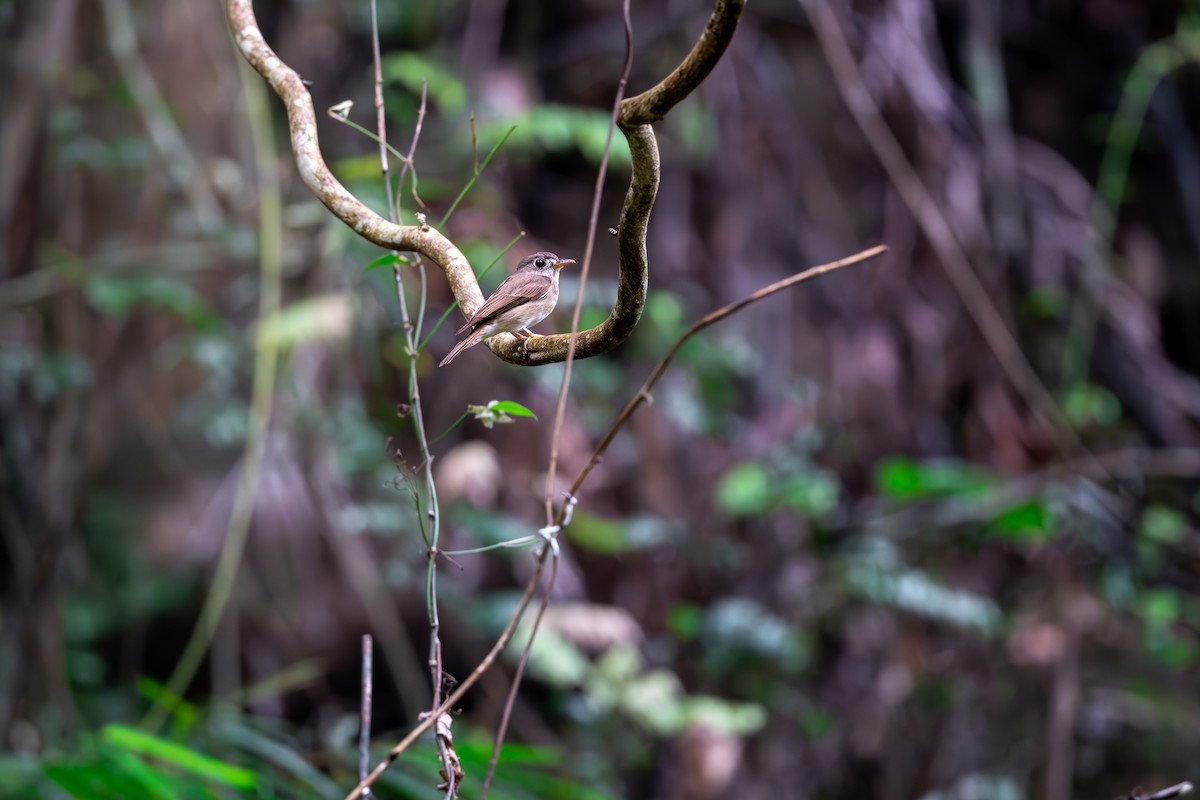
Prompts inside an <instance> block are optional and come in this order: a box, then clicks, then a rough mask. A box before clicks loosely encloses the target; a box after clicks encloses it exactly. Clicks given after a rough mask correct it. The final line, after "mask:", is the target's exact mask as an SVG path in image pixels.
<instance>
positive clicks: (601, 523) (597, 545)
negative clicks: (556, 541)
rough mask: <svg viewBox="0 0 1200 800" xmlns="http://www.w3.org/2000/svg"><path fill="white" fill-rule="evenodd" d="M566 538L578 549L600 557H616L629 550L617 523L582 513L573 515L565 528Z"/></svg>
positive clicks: (621, 529)
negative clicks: (589, 551)
mask: <svg viewBox="0 0 1200 800" xmlns="http://www.w3.org/2000/svg"><path fill="white" fill-rule="evenodd" d="M566 533H567V536H568V537H569V538H570V540H571V541H572V542H574V543H575V544H577V545H579V546H580V547H582V548H584V549H586V550H591V551H592V552H593V553H600V554H602V555H616V554H617V553H623V552H625V551H626V550H628V549H629V545H628V542H627V541H626V539H625V532H624V529H623V528H622V526H621V524H620V523H619V522H613V521H612V520H607V519H601V518H600V517H596V516H592V515H591V514H587V513H584V512H582V511H581V512H578V513H576V514H575V517H574V519H573V520H572V521H571V524H570V525H569V526H567V530H566Z"/></svg>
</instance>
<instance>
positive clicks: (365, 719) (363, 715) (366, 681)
mask: <svg viewBox="0 0 1200 800" xmlns="http://www.w3.org/2000/svg"><path fill="white" fill-rule="evenodd" d="M371 645H372V642H371V634H369V633H364V634H363V637H362V685H361V687H360V705H359V710H358V779H359V780H360V781H361V780H362V779H363V778H365V777H367V769H368V768H369V767H370V765H371V700H372V698H373V696H374V691H375V689H374V687H375V676H374V674H373V673H374V666H373V662H374V658H373V656H374V652H373V649H372V646H371Z"/></svg>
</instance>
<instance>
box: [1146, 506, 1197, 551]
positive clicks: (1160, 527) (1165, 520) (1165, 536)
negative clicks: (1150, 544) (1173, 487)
mask: <svg viewBox="0 0 1200 800" xmlns="http://www.w3.org/2000/svg"><path fill="white" fill-rule="evenodd" d="M1138 534H1139V535H1140V536H1143V537H1145V538H1147V539H1149V540H1151V541H1154V542H1160V543H1162V544H1178V543H1179V542H1180V541H1182V540H1183V537H1184V536H1185V535H1186V534H1187V518H1186V517H1184V515H1183V514H1181V513H1179V512H1178V511H1176V510H1174V509H1171V508H1167V507H1166V506H1159V505H1153V506H1150V507H1149V508H1147V509H1146V511H1145V513H1144V514H1142V524H1141V525H1139V526H1138Z"/></svg>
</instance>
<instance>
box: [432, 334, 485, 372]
mask: <svg viewBox="0 0 1200 800" xmlns="http://www.w3.org/2000/svg"><path fill="white" fill-rule="evenodd" d="M481 341H483V337H482V336H479V335H478V334H474V335H471V336H468V337H467V338H465V339H463V340H462V341H461V342H459V343H458V344H456V345H454V349H453V350H451V351H450V352H449V353H447V354H446V357H445V358H443V359H442V363H440V364H438V366H439V367H444V366H446V365H447V364H449V363H450V362H451V361H453V360H454V359H455V358H456V357H457V356H458V354H459V353H461V352H462V351H463V350H466V349H467V348H468V347H473V346H474V345H477V344H479V343H480V342H481Z"/></svg>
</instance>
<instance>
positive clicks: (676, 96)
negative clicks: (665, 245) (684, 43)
mask: <svg viewBox="0 0 1200 800" xmlns="http://www.w3.org/2000/svg"><path fill="white" fill-rule="evenodd" d="M745 6H746V0H717V3H716V6H715V7H714V9H713V13H712V16H711V17H710V18H709V21H708V24H707V25H706V26H705V29H704V32H703V33H702V34H701V35H700V39H699V40H698V41H697V42H696V44H695V46H694V47H692V50H691V52H690V53H688V55H687V57H686V58H684V60H683V62H682V63H681V64H680V65H679V66H678V67H677V68H676V69H675V71H674V72H672V73H671V74H670V75H668V76H667V77H666V78H664V79H663V81H662V82H661V83H659V84H658V85H657V86H655V87H653V88H651V89H649V90H647V91H645V92H643V93H642V94H640V95H638V96H636V97H631V98H628V99H626V100H625V101H624V102H623V103H622V104H621V109H620V114H619V116H618V119H617V124H618V126H619V127H620V128H621V132H622V133H623V134H624V135H625V138H626V139H627V140H628V142H629V149H630V152H631V154H632V157H633V169H632V176H631V178H630V182H629V190H628V192H627V193H626V195H625V203H624V205H623V207H622V209H621V220H620V224H619V227H618V229H617V236H618V246H619V253H620V275H619V278H618V284H617V300H616V303H615V305H614V306H613V309H612V311H611V312H610V313H609V315H608V318H607V319H606V320H604V322H602V323H600V324H599V325H597V326H596V327H594V328H591V329H589V330H586V331H580V332H579V333H578V334H577V339H576V344H575V356H574V357H575V358H588V357H590V356H595V355H600V354H601V353H605V352H608V351H609V350H612V349H613V348H614V347H617V346H618V345H620V344H622V343H623V342H624V341H625V340H626V339H628V338H629V335H630V334H631V333H632V332H633V329H634V328H635V327H636V326H637V323H638V320H640V319H641V316H642V311H643V309H644V308H645V305H646V287H647V278H648V275H649V266H648V263H647V259H646V231H647V227H648V223H649V219H650V211H651V209H652V208H653V207H654V199H655V196H656V195H657V193H658V183H659V174H660V168H659V157H658V144H657V142H656V140H655V138H654V131H653V129H652V128H651V127H650V125H651V123H653V122H657V121H659V120H661V119H662V118H663V117H664V116H666V114H667V112H669V111H670V110H671V108H672V107H674V106H675V104H676V103H678V102H679V101H680V100H682V99H684V98H685V97H687V96H688V95H689V94H690V93H691V92H692V91H693V90H695V89H696V87H698V86H699V85H700V84H701V83H702V82H703V81H704V79H705V78H706V77H707V76H708V74H709V73H710V72H712V69H713V67H715V66H716V64H717V62H718V61H719V60H720V59H721V56H722V54H724V52H725V48H726V47H728V45H729V42H730V40H731V39H732V38H733V33H734V31H735V30H736V29H737V23H738V19H739V18H740V17H741V14H742V9H744V8H745ZM227 10H228V14H229V24H230V27H231V28H232V30H233V36H234V40H235V41H236V42H237V46H238V49H239V50H240V51H241V52H242V55H243V56H244V57H245V58H246V60H247V61H248V62H249V63H250V65H251V66H252V67H254V69H255V70H257V71H258V73H259V74H260V75H262V76H263V78H265V79H266V80H267V82H268V83H269V84H270V85H271V88H272V89H274V90H275V93H276V94H278V95H279V97H280V99H281V100H283V103H284V106H285V107H286V108H287V115H288V127H289V130H290V138H291V142H292V150H293V152H294V153H295V156H296V166H297V167H298V168H299V170H300V176H301V178H302V179H303V180H304V183H305V185H307V186H308V188H309V189H310V190H311V191H312V192H313V194H315V195H316V196H317V199H319V200H320V201H321V202H322V203H324V204H325V206H326V207H327V208H328V209H329V210H330V211H332V212H333V213H334V214H335V215H336V216H337V217H338V219H340V220H342V222H344V223H346V224H347V225H348V226H350V228H352V229H353V230H354V231H355V232H356V233H357V234H359V235H360V236H362V237H363V238H364V239H367V240H368V241H370V242H373V243H375V244H377V245H379V246H380V247H385V248H388V249H390V250H404V251H410V252H415V253H420V254H421V255H423V256H425V257H426V258H428V259H429V260H430V261H433V262H434V263H435V264H437V265H438V266H439V267H441V268H442V271H443V272H445V274H446V279H447V281H449V283H450V289H451V291H453V292H454V297H455V299H457V300H458V305H459V308H460V309H461V310H462V313H463V315H464V316H465V317H467V318H468V319H469V318H470V317H471V315H472V314H474V313H475V311H476V309H478V308H479V306H480V305H481V304H482V303H483V293H482V292H481V291H480V290H479V283H478V281H476V279H475V274H474V272H473V271H472V270H471V265H470V264H469V263H468V262H467V259H466V258H465V257H464V256H463V254H462V252H461V251H459V249H458V247H456V246H455V244H454V243H453V242H452V241H450V239H448V238H447V237H446V236H445V235H443V234H442V233H440V232H439V231H437V230H436V229H434V228H433V227H431V226H429V225H396V224H394V223H391V222H389V221H388V220H386V219H385V218H383V217H381V216H380V215H378V214H376V213H375V212H374V211H372V210H371V209H370V208H368V207H367V206H365V205H364V204H363V203H362V202H360V201H359V200H358V199H357V198H355V197H354V196H353V195H352V194H350V192H349V191H347V190H346V187H344V186H342V184H341V183H340V182H339V181H338V180H337V178H335V177H334V176H333V173H331V172H330V171H329V167H328V166H327V165H326V164H325V159H324V158H323V157H322V156H321V149H320V146H319V144H318V142H317V121H316V112H315V111H314V109H313V102H312V96H311V95H310V94H309V92H308V89H307V88H306V87H305V86H304V83H303V82H302V81H301V80H300V76H299V75H297V74H296V72H295V70H293V69H292V68H291V67H289V66H288V65H287V64H285V63H284V62H283V61H282V60H281V59H280V58H279V56H277V55H276V54H275V52H274V51H273V50H272V49H271V47H270V46H269V45H268V44H267V43H266V41H265V40H264V39H263V35H262V32H261V31H260V30H259V27H258V22H257V21H256V19H255V17H254V9H253V7H252V4H251V0H228V4H227ZM570 338H571V335H570V334H565V333H562V334H554V335H551V336H535V337H534V338H532V339H528V340H524V341H522V340H519V339H517V338H516V337H515V336H512V335H511V334H500V335H498V336H494V337H492V338H491V339H488V340H487V344H488V346H489V347H490V348H491V350H492V352H493V353H495V354H496V355H497V356H499V357H500V358H502V359H504V360H505V361H507V362H509V363H511V364H518V365H522V366H533V365H537V364H551V363H555V362H559V361H564V360H566V357H567V348H568V342H569V341H570Z"/></svg>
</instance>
